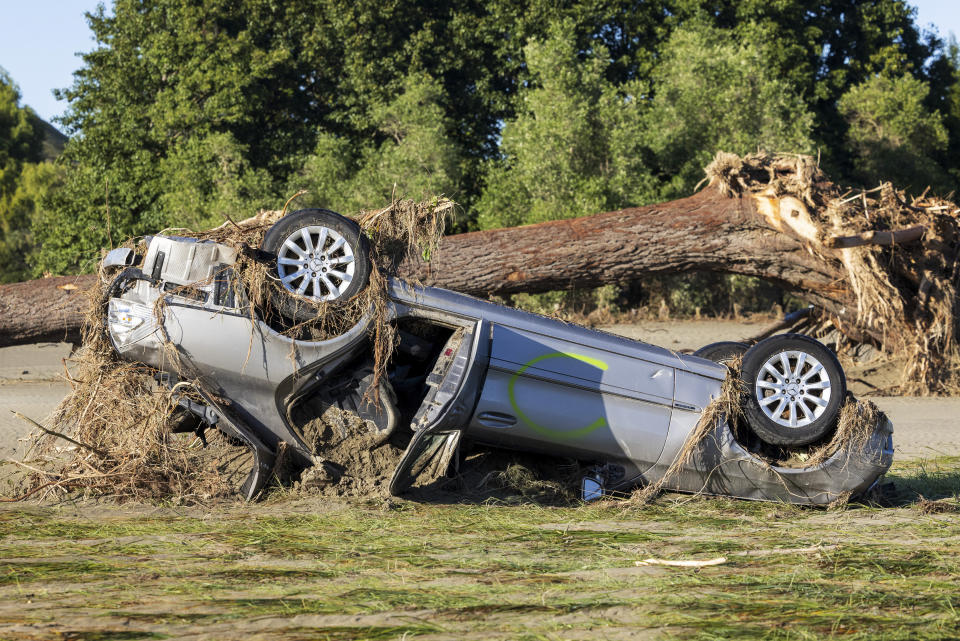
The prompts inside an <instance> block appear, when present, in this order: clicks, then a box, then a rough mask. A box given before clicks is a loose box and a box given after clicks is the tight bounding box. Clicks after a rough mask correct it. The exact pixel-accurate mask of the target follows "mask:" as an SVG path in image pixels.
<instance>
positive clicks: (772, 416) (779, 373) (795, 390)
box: [741, 334, 847, 446]
mask: <svg viewBox="0 0 960 641" xmlns="http://www.w3.org/2000/svg"><path fill="white" fill-rule="evenodd" d="M741 378H742V379H743V381H744V382H745V383H746V385H747V389H748V393H747V398H746V402H745V403H744V408H743V411H744V414H745V415H746V417H747V421H748V423H749V424H750V427H751V429H753V431H754V432H755V433H756V434H757V436H759V437H760V438H761V439H762V440H764V441H765V442H767V443H769V444H771V445H781V446H799V445H807V444H809V443H813V442H814V441H817V440H819V439H821V438H823V437H824V436H825V435H826V434H827V433H829V432H830V431H831V430H832V429H833V428H834V427H835V425H836V422H837V416H838V415H839V413H840V405H841V404H842V403H843V399H844V397H845V396H846V393H847V381H846V378H845V377H844V375H843V369H842V368H841V367H840V363H839V361H837V357H836V356H835V355H834V354H833V352H832V351H830V350H829V349H828V348H827V347H825V346H824V345H822V344H821V343H819V342H818V341H816V340H814V339H812V338H810V337H809V336H803V335H801V334H782V335H780V336H772V337H770V338H767V339H765V340H762V341H760V342H759V343H757V344H756V345H754V346H753V347H751V348H750V349H748V350H747V352H746V354H744V357H743V370H742V374H741Z"/></svg>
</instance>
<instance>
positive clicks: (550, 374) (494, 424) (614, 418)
mask: <svg viewBox="0 0 960 641" xmlns="http://www.w3.org/2000/svg"><path fill="white" fill-rule="evenodd" d="M586 342H587V341H586V340H585V341H584V343H586ZM674 377H675V370H674V368H672V367H670V366H666V365H662V364H658V363H654V362H650V361H645V360H643V359H640V358H636V357H635V356H632V355H624V354H619V353H615V352H613V351H609V350H605V349H602V348H600V347H596V346H592V345H586V344H580V343H575V342H572V341H570V340H565V339H558V338H555V337H552V336H547V335H544V334H538V333H536V332H533V331H530V330H525V329H518V328H515V327H509V326H505V325H500V324H497V325H494V326H493V338H492V345H491V354H490V365H489V368H488V370H487V375H486V377H485V380H484V384H483V388H482V391H481V394H480V399H479V402H478V403H477V407H476V410H475V412H474V414H473V416H472V417H471V420H470V424H469V427H468V432H467V433H468V435H469V436H471V437H473V438H476V439H478V440H481V441H484V442H487V443H489V444H492V445H500V446H504V447H511V448H515V449H527V450H534V451H541V452H545V453H548V454H557V455H568V456H573V457H576V458H580V459H610V458H613V459H629V460H631V461H634V462H636V463H640V464H639V465H638V466H637V467H638V469H640V470H645V469H647V468H648V467H649V466H650V465H652V464H653V463H654V462H655V461H656V460H657V458H658V457H659V455H660V452H661V451H662V450H663V445H664V442H665V440H666V434H667V430H668V428H669V424H670V416H671V411H672V405H673V394H674Z"/></svg>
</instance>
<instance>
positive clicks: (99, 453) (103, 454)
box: [10, 410, 107, 458]
mask: <svg viewBox="0 0 960 641" xmlns="http://www.w3.org/2000/svg"><path fill="white" fill-rule="evenodd" d="M10 412H11V413H12V414H13V415H14V416H16V417H17V418H19V419H22V420H24V421H26V422H27V423H30V424H31V425H33V426H34V427H36V428H37V429H40V430H42V431H43V432H45V433H47V434H49V435H50V436H56V437H57V438H62V439H63V440H65V441H67V442H68V443H73V444H74V445H76V446H77V447H82V448H83V449H85V450H89V451H91V452H93V453H94V454H96V455H97V456H99V457H100V458H106V457H107V453H106V452H104V451H103V450H100V449H97V448H95V447H93V446H92V445H87V444H86V443H81V442H80V441H77V440H74V439H72V438H70V437H69V436H67V435H66V434H61V433H60V432H54V431H53V430H50V429H47V428H46V427H44V426H43V425H40V423H37V422H36V421H35V420H33V419H32V418H30V417H29V416H24V415H23V414H21V413H20V412H17V411H16V410H10Z"/></svg>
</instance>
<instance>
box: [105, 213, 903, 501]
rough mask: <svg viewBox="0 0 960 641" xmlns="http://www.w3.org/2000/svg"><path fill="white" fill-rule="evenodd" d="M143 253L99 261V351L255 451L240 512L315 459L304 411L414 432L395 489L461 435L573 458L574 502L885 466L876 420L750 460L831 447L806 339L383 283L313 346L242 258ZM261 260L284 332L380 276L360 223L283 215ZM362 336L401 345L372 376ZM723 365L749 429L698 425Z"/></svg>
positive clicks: (746, 486) (844, 491)
mask: <svg viewBox="0 0 960 641" xmlns="http://www.w3.org/2000/svg"><path fill="white" fill-rule="evenodd" d="M145 247H146V249H145V251H144V252H143V255H142V256H139V255H136V254H135V253H134V251H133V250H131V249H121V250H114V251H112V252H110V253H109V254H108V255H107V257H106V259H105V261H104V268H105V269H108V270H116V276H115V277H114V279H113V282H112V284H111V285H110V287H109V290H108V294H107V296H106V301H105V309H104V313H105V314H106V325H107V331H108V334H109V338H110V341H111V343H112V345H113V347H114V349H115V350H116V352H117V353H118V354H119V355H120V356H121V357H122V358H124V359H128V360H131V361H138V362H143V363H146V364H148V365H150V366H152V367H154V368H157V369H158V370H160V371H161V372H162V374H163V375H162V376H161V377H160V380H161V382H162V384H164V385H166V386H168V387H170V388H172V389H177V388H183V387H184V386H186V387H191V392H192V393H191V394H189V395H184V396H183V397H182V398H181V399H180V405H181V407H180V410H179V411H180V412H181V413H182V414H185V415H188V416H190V417H191V418H194V419H196V420H197V421H199V422H200V423H202V424H203V425H204V426H208V427H212V428H216V429H219V430H221V431H222V432H224V433H225V434H227V435H228V436H230V437H232V438H233V439H236V440H238V441H240V442H242V443H243V444H245V445H246V447H248V448H249V449H250V451H251V452H252V453H253V454H254V465H253V469H252V470H251V471H250V473H249V475H248V476H247V478H246V481H245V483H244V486H243V489H242V490H243V493H244V495H245V496H247V497H248V498H252V497H254V496H256V495H257V493H258V492H259V491H260V489H261V488H262V487H263V485H264V483H265V482H266V479H267V476H268V473H269V471H270V470H271V469H272V467H273V465H274V463H275V459H276V457H277V454H278V451H279V450H280V449H281V448H284V449H286V450H289V452H291V453H292V456H293V457H294V459H295V460H296V462H297V464H298V465H299V466H300V467H301V468H306V467H308V466H310V465H311V464H312V462H313V461H315V460H316V459H315V458H314V457H315V456H316V455H317V454H318V453H320V452H321V451H322V448H323V443H322V439H318V438H317V436H316V435H315V434H308V433H306V432H305V430H304V421H303V420H301V419H300V418H298V417H299V416H301V415H302V414H303V412H302V411H301V410H302V409H303V408H304V407H305V406H307V405H309V406H311V407H314V408H317V407H319V408H320V409H321V410H322V408H326V407H336V408H338V409H339V410H341V411H343V412H347V413H349V414H350V415H352V416H354V417H357V418H358V419H360V420H361V421H362V422H363V424H364V425H365V429H366V430H367V431H368V436H369V438H368V439H367V441H366V445H367V446H369V447H376V446H377V445H378V444H380V443H383V442H384V441H385V440H386V439H388V438H390V437H391V435H394V434H396V433H403V434H405V435H406V436H407V437H408V438H409V444H408V445H407V447H406V450H405V452H404V454H403V456H402V459H401V460H400V463H399V465H398V466H397V467H396V469H395V470H394V472H393V476H392V480H391V482H390V491H391V492H392V493H395V494H399V493H402V492H404V491H405V490H407V489H408V488H409V487H410V486H411V485H412V484H414V483H416V481H417V478H418V476H419V475H420V474H421V472H423V471H424V470H426V469H428V468H430V469H433V470H441V471H442V470H444V469H446V468H447V467H448V466H449V465H450V463H451V461H452V460H454V458H455V456H456V453H457V450H458V447H459V445H460V443H461V441H462V440H463V439H470V440H472V441H474V442H477V443H481V444H487V445H490V446H495V447H498V448H508V449H514V450H523V451H528V452H534V453H543V454H546V455H551V456H565V457H571V458H574V459H576V460H578V461H580V462H581V464H582V465H583V466H584V469H586V470H587V472H586V474H584V476H583V479H582V485H581V489H582V496H583V498H585V499H592V498H597V497H599V496H603V495H605V494H609V493H615V492H623V491H627V490H630V489H631V488H633V487H636V486H640V485H649V484H652V483H660V484H661V485H662V486H663V487H664V488H665V489H672V490H678V491H684V492H704V493H708V494H716V495H728V496H735V497H742V498H746V499H758V500H775V501H787V502H792V503H808V504H825V503H829V502H831V501H833V500H835V499H837V498H838V497H841V496H848V495H850V494H856V493H860V492H864V491H866V490H867V489H869V488H870V487H871V486H873V485H874V484H875V483H876V482H877V480H878V479H879V478H880V477H881V476H882V475H883V473H884V472H885V471H886V470H887V469H888V468H889V466H890V464H891V461H892V455H893V452H892V436H891V434H892V427H891V426H890V424H889V422H888V421H881V422H879V423H878V424H877V425H876V426H872V428H871V430H870V432H869V433H868V434H867V437H866V438H863V439H860V440H859V441H858V442H857V443H856V445H855V446H851V447H843V448H838V449H837V450H836V451H835V452H830V453H829V456H825V457H818V460H817V462H816V464H814V465H807V466H804V465H802V464H801V465H780V464H777V462H776V461H771V459H770V458H769V457H765V456H764V455H763V453H762V452H763V451H764V450H765V449H766V450H767V451H769V450H770V449H778V450H780V451H789V450H791V449H796V448H804V447H811V446H813V445H816V444H818V443H829V442H830V439H831V437H832V435H833V434H834V432H835V430H836V429H837V421H838V416H839V413H840V410H841V406H842V404H843V403H844V401H845V398H846V395H847V394H846V382H845V378H844V373H843V370H842V368H841V366H840V364H839V362H838V361H837V358H836V356H835V355H834V354H833V352H832V351H831V350H829V349H828V348H827V347H825V346H824V345H822V344H820V343H819V342H817V341H816V340H814V339H812V338H809V337H806V336H802V335H796V334H786V335H781V336H774V337H771V338H768V339H766V340H763V341H760V342H759V343H757V344H755V345H753V346H751V347H749V348H748V347H747V346H746V345H738V344H729V343H726V344H717V345H712V346H708V347H706V348H704V349H703V350H701V351H700V352H698V353H696V354H693V355H685V354H678V353H676V352H673V351H670V350H667V349H664V348H661V347H657V346H654V345H649V344H646V343H643V342H639V341H635V340H630V339H627V338H623V337H620V336H615V335H611V334H608V333H605V332H601V331H597V330H593V329H588V328H584V327H579V326H577V325H573V324H569V323H566V322H562V321H559V320H556V319H552V318H547V317H543V316H539V315H535V314H531V313H527V312H523V311H519V310H516V309H511V308H507V307H504V306H501V305H497V304H494V303H491V302H488V301H484V300H480V299H477V298H473V297H470V296H466V295H463V294H459V293H456V292H452V291H448V290H444V289H438V288H433V287H425V286H421V285H416V284H412V283H408V282H405V281H401V280H397V279H389V280H388V283H387V286H386V293H385V301H384V304H385V305H386V312H387V313H386V315H385V316H384V315H380V316H378V315H375V314H372V313H369V314H360V315H358V318H357V320H356V322H354V323H352V324H350V325H349V326H348V327H345V328H344V329H343V331H341V332H338V333H337V334H336V335H335V336H327V337H323V339H322V340H314V339H312V338H310V337H305V336H302V335H300V336H298V335H291V333H290V332H284V331H280V330H278V328H277V324H276V323H275V322H273V321H271V320H270V319H266V318H263V317H261V316H259V315H257V314H251V313H250V310H249V306H248V305H246V304H245V301H244V294H243V287H242V282H240V280H239V279H238V278H237V274H236V273H235V270H234V267H235V264H236V262H237V256H238V254H237V249H236V248H235V247H232V246H230V245H227V244H221V243H217V242H213V241H209V240H206V241H205V240H198V239H194V238H183V237H176V236H163V235H158V236H153V237H149V238H147V240H146V246H145ZM256 253H257V255H258V257H259V259H260V260H262V261H263V262H264V263H265V264H266V265H267V266H268V269H269V273H270V277H271V278H272V279H274V282H275V283H276V284H278V285H279V286H280V287H278V288H277V290H278V292H279V294H278V296H279V298H278V299H277V300H276V301H275V302H276V308H277V309H278V310H279V312H280V314H281V315H282V316H284V317H285V322H286V323H287V326H289V324H290V323H293V324H296V323H299V322H309V320H310V314H311V313H312V314H316V313H318V312H317V311H316V310H317V307H316V305H317V304H322V305H323V306H324V309H330V308H333V309H335V308H336V306H337V305H340V304H346V302H347V301H350V300H353V299H354V298H355V296H356V295H357V294H358V292H361V291H363V290H364V288H365V287H366V286H367V283H368V280H369V279H370V276H371V270H375V269H377V266H376V265H374V264H373V263H372V261H371V256H370V248H369V244H368V240H367V238H366V237H365V234H364V232H363V231H362V230H361V228H360V227H359V226H358V225H357V223H355V222H354V221H352V220H350V219H348V218H345V217H343V216H340V215H338V214H336V213H334V212H331V211H328V210H322V209H308V210H301V211H297V212H293V213H290V214H288V215H286V216H284V217H283V218H281V219H280V220H279V221H278V222H277V223H276V224H274V225H273V226H272V227H271V228H270V229H269V231H268V232H267V233H266V234H265V236H264V237H263V241H262V243H261V246H260V247H259V248H257V250H256ZM158 302H160V303H162V304H160V305H158ZM375 322H389V323H391V324H392V325H393V327H394V329H395V332H396V336H397V337H398V338H397V341H396V345H395V348H394V349H393V352H392V355H391V357H390V360H389V363H388V365H387V368H386V374H385V375H384V376H377V375H376V372H375V368H374V363H373V357H372V356H371V353H372V352H371V344H370V343H371V331H370V330H371V324H372V323H375ZM171 346H173V347H174V348H175V351H176V357H175V358H174V357H171V354H170V347H171ZM731 357H737V358H740V357H742V368H741V369H740V370H739V372H740V373H739V376H740V387H741V388H742V390H743V392H742V408H743V419H741V420H740V422H741V423H745V426H744V425H739V426H735V425H734V424H733V418H734V417H730V416H727V415H725V414H723V413H717V412H708V411H707V410H708V408H710V407H711V403H713V402H714V401H715V399H717V398H718V397H720V395H721V393H722V390H723V386H724V382H725V380H727V378H728V377H730V376H733V375H734V374H731V369H730V368H728V366H727V365H726V364H725V361H726V360H727V359H729V358H731ZM198 381H203V384H202V385H201V384H199V383H198ZM705 420H707V421H709V424H707V425H704V424H703V421H705ZM698 425H699V426H700V427H701V429H700V437H699V438H698V439H697V442H696V443H691V434H693V433H694V431H695V429H696V428H697V427H698ZM703 428H705V429H703ZM735 428H736V429H735ZM282 444H285V445H282ZM681 453H683V454H684V455H683V456H682V457H681Z"/></svg>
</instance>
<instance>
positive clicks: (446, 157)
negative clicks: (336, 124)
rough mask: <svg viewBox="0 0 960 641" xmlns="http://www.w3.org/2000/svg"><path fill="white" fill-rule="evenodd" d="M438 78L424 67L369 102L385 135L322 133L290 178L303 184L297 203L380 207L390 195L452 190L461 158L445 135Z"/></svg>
mask: <svg viewBox="0 0 960 641" xmlns="http://www.w3.org/2000/svg"><path fill="white" fill-rule="evenodd" d="M441 99H442V89H441V87H440V84H439V83H438V82H437V81H436V80H434V79H433V78H431V77H430V76H428V75H426V74H424V73H411V74H410V75H408V76H407V78H406V80H405V82H404V85H403V89H402V93H400V95H399V96H397V97H396V98H394V99H393V100H391V101H389V102H379V103H377V104H374V105H373V107H372V108H371V118H372V119H373V122H374V123H375V124H376V126H377V131H378V133H380V134H383V135H384V136H385V138H384V139H383V140H382V141H380V142H377V141H376V140H374V141H371V142H368V143H367V144H366V145H363V146H359V147H358V146H356V145H351V144H349V143H348V142H347V141H346V140H344V139H343V138H339V137H337V136H335V135H333V134H329V133H322V134H320V136H319V141H318V144H317V149H316V151H315V152H314V154H312V155H311V156H310V157H309V158H307V160H306V162H305V163H304V166H303V168H302V169H301V171H300V172H298V174H297V175H296V176H294V178H293V180H292V181H291V186H290V191H291V192H292V191H294V190H295V189H306V191H307V194H306V195H305V196H304V197H303V198H302V199H301V200H300V201H298V204H308V205H312V206H317V207H327V208H332V209H336V210H339V211H343V212H355V211H357V210H360V209H371V208H376V207H381V206H383V205H384V204H385V203H388V202H390V198H391V197H393V196H396V197H398V198H400V197H409V198H416V199H424V198H430V197H432V196H435V195H440V194H445V195H448V196H454V197H456V196H457V192H458V188H459V177H460V170H461V164H462V158H461V155H460V150H459V148H458V146H457V145H456V143H455V142H454V141H453V140H452V139H451V138H450V136H449V135H448V132H449V131H450V128H451V125H450V123H449V121H448V119H447V118H446V116H445V114H444V111H443V109H442V107H441V106H440V101H441Z"/></svg>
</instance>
